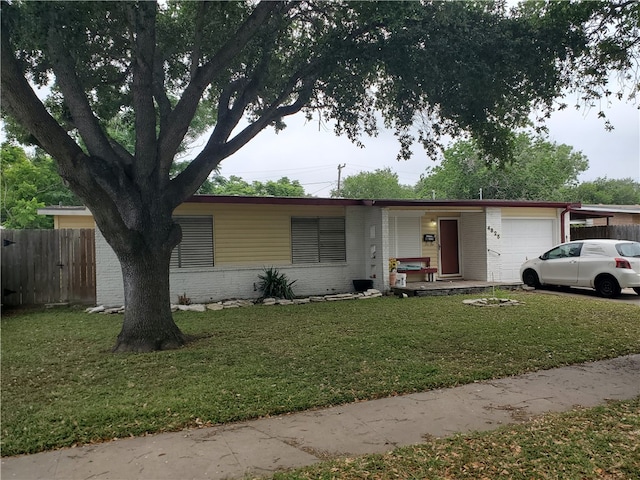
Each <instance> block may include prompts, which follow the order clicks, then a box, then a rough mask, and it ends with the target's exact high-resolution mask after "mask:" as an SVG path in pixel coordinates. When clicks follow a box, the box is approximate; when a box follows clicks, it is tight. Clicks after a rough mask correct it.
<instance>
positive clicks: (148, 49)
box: [128, 2, 157, 186]
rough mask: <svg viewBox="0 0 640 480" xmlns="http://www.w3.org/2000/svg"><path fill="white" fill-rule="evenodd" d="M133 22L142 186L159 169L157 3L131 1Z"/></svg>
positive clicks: (137, 169) (134, 91) (138, 163)
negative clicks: (155, 70)
mask: <svg viewBox="0 0 640 480" xmlns="http://www.w3.org/2000/svg"><path fill="white" fill-rule="evenodd" d="M128 7H129V16H130V22H131V23H132V25H133V28H134V31H135V32H136V37H135V45H134V49H133V51H134V55H133V59H132V62H133V84H132V87H131V93H132V96H133V109H134V111H135V131H136V153H135V157H136V162H135V164H134V171H135V175H136V177H137V179H138V181H139V183H140V184H141V186H143V185H144V184H146V182H147V179H148V178H149V176H150V175H151V173H152V172H153V171H154V169H155V168H156V166H157V164H156V161H157V158H156V151H157V149H156V145H157V140H156V109H155V105H154V101H153V91H154V89H153V80H154V79H153V63H154V56H155V44H156V3H155V2H139V3H137V4H130V5H128Z"/></svg>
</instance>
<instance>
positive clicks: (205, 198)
mask: <svg viewBox="0 0 640 480" xmlns="http://www.w3.org/2000/svg"><path fill="white" fill-rule="evenodd" d="M363 202H365V201H363V200H354V199H351V198H318V197H247V196H239V195H193V196H192V197H191V198H189V199H188V200H187V201H186V202H185V203H233V204H259V205H342V206H352V205H365V203H363Z"/></svg>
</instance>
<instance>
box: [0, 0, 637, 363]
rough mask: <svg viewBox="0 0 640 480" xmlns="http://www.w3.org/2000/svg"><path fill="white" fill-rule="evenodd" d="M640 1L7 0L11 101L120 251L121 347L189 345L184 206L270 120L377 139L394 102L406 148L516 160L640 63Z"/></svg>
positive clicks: (6, 110)
mask: <svg viewBox="0 0 640 480" xmlns="http://www.w3.org/2000/svg"><path fill="white" fill-rule="evenodd" d="M638 12H639V6H638V4H637V3H636V2H629V1H623V0H618V1H613V2H578V3H574V2H546V3H539V2H532V3H528V4H526V5H525V6H524V7H522V8H519V9H517V10H516V11H514V12H513V13H512V14H508V13H507V11H506V9H505V5H504V3H503V2H340V1H338V2H313V1H302V2H297V1H296V2H294V1H283V2H266V1H265V2H206V1H198V2H173V1H169V2H158V3H156V2H150V1H148V2H30V1H12V2H9V1H6V0H3V1H2V31H1V34H2V38H1V42H0V47H1V52H2V57H1V62H2V70H1V72H0V75H1V93H2V109H3V114H4V115H10V117H11V119H12V121H11V122H10V123H8V125H9V126H10V127H13V126H19V129H18V130H20V131H19V132H18V130H15V129H14V130H13V131H12V132H10V133H12V134H16V135H18V134H20V138H23V139H28V140H29V141H32V142H34V143H36V144H38V145H39V146H40V147H41V148H43V149H44V150H46V151H47V152H48V153H49V154H50V155H51V156H52V157H53V158H54V159H55V161H56V162H57V165H58V171H59V172H60V175H61V176H62V178H63V179H64V180H65V181H66V182H67V183H68V185H69V187H70V189H71V190H72V191H73V192H74V193H75V194H76V195H77V196H78V197H79V198H80V199H81V200H82V201H83V203H84V204H85V205H86V206H87V207H88V208H89V209H90V210H91V212H92V213H93V216H94V218H95V221H96V225H97V226H98V228H99V229H100V231H101V232H102V234H103V235H104V237H105V239H106V240H107V241H108V242H109V244H110V245H111V247H112V248H113V250H114V252H115V253H116V255H117V256H118V259H119V260H120V263H121V265H122V269H123V278H124V285H125V301H126V307H127V308H126V313H125V317H124V321H123V328H122V331H121V333H120V335H119V336H118V341H117V343H116V347H115V350H117V351H127V350H135V351H146V350H155V349H162V348H171V347H175V346H178V345H181V344H183V343H184V341H185V337H184V335H183V334H182V332H180V330H179V329H178V327H177V326H176V325H175V323H174V322H173V320H172V318H171V313H170V299H169V259H170V256H171V251H172V250H173V248H174V247H175V246H176V245H177V244H178V243H179V242H180V238H181V230H180V227H179V226H178V225H177V223H176V222H175V221H174V220H173V219H172V212H173V210H174V209H175V208H176V207H177V206H178V205H179V204H180V203H182V202H183V201H184V200H185V199H187V198H188V197H189V196H190V195H192V194H193V193H195V192H196V191H197V190H198V188H200V186H201V185H202V183H203V182H204V181H205V180H206V179H207V178H208V177H209V175H210V173H211V172H212V171H213V170H214V169H215V168H216V167H217V166H218V165H219V164H220V162H221V161H222V160H223V159H225V158H227V157H229V156H231V155H232V154H233V153H234V152H236V151H238V150H239V149H240V148H242V147H243V146H244V145H246V144H247V142H249V141H251V140H252V139H253V138H254V137H255V136H256V135H257V134H258V133H259V132H260V131H262V130H264V129H265V128H267V127H273V128H276V129H278V130H279V129H282V128H283V127H284V119H285V118H286V117H287V116H289V115H292V114H295V113H298V112H305V113H306V114H307V115H309V116H313V115H319V116H321V117H322V118H323V119H331V120H333V121H334V123H335V131H336V133H337V134H344V135H346V136H347V137H348V138H350V139H351V140H353V141H355V142H360V141H361V136H362V135H363V134H372V135H373V134H375V133H376V128H377V126H376V114H377V112H380V114H381V115H382V118H383V121H384V123H385V124H386V125H387V126H389V127H392V128H393V129H395V132H396V135H397V137H398V140H399V142H400V154H399V155H400V157H404V156H407V155H409V153H410V151H409V146H410V144H411V143H412V142H413V141H418V142H421V143H422V144H423V145H425V147H427V148H428V149H430V150H433V149H434V148H436V146H437V145H438V141H439V139H441V138H442V136H443V135H445V134H448V135H453V136H455V135H457V134H459V133H461V132H467V133H469V134H470V135H471V136H472V138H474V139H475V140H476V142H477V144H478V145H479V146H480V147H481V148H482V149H483V151H484V152H485V153H486V154H487V155H489V156H490V158H497V159H502V160H504V159H508V158H509V157H510V155H511V152H512V151H513V145H514V141H515V139H514V137H513V135H512V133H511V132H512V131H513V129H514V128H516V127H520V126H523V125H524V124H525V123H527V121H528V116H529V113H530V111H531V109H532V108H534V107H536V108H539V109H540V111H542V112H543V114H544V112H548V111H549V110H550V109H551V107H552V106H553V104H554V100H555V99H556V98H557V97H558V96H559V95H561V94H562V93H563V92H564V91H565V89H566V88H574V89H581V90H582V91H583V92H585V97H586V98H587V100H590V99H593V98H598V97H604V96H606V95H609V94H611V92H608V90H607V82H608V79H609V76H610V72H611V71H612V70H614V71H617V72H619V73H621V74H622V75H623V77H624V76H626V75H629V74H630V72H633V67H634V66H635V65H636V64H635V63H634V62H635V59H636V57H635V56H634V55H635V54H637V48H638V38H639V35H638V16H639V14H638ZM34 85H35V86H39V87H47V88H48V92H49V95H48V97H47V98H46V100H44V102H43V101H41V100H40V99H39V97H38V96H37V95H36V93H35V92H34V90H33V88H32V86H34ZM633 91H635V89H634V90H633ZM244 121H246V122H247V123H246V124H245V123H242V122H244ZM416 123H417V124H418V125H419V127H418V130H417V132H418V133H417V138H413V136H412V135H411V133H410V132H411V126H412V125H415V124H416ZM123 127H125V128H126V127H128V128H131V131H132V132H134V134H133V135H129V134H125V135H123V134H122V133H123V130H122V128H123ZM206 127H209V128H210V130H209V131H210V132H211V133H210V135H209V136H208V139H207V140H206V143H205V145H204V147H203V148H202V149H201V150H200V151H199V153H197V155H196V156H195V157H194V158H193V160H192V161H191V162H190V163H189V165H188V166H187V167H186V168H185V169H184V170H182V171H181V172H180V173H179V174H178V175H176V176H173V175H172V174H171V172H172V168H173V164H174V161H175V159H176V155H177V154H178V153H179V152H180V151H182V149H184V147H185V145H186V144H187V143H189V141H190V140H191V139H193V138H194V137H195V136H196V135H197V134H198V133H200V132H202V131H204V128H206ZM265 162H266V163H267V164H268V159H266V160H265Z"/></svg>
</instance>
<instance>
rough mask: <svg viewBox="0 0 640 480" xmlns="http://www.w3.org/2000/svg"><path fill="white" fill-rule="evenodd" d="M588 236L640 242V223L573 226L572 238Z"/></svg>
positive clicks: (582, 238) (579, 238)
mask: <svg viewBox="0 0 640 480" xmlns="http://www.w3.org/2000/svg"><path fill="white" fill-rule="evenodd" d="M586 238H613V239H616V240H635V241H636V242H640V225H607V226H598V227H571V240H584V239H586Z"/></svg>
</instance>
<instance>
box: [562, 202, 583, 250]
mask: <svg viewBox="0 0 640 480" xmlns="http://www.w3.org/2000/svg"><path fill="white" fill-rule="evenodd" d="M573 207H575V208H580V207H582V203H570V204H568V205H567V206H566V207H565V209H564V210H563V211H562V212H561V213H560V237H561V238H560V243H566V242H568V241H570V240H571V238H566V231H565V227H564V225H565V221H564V218H565V216H566V215H567V213H569V212H570V211H571V208H573Z"/></svg>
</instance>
